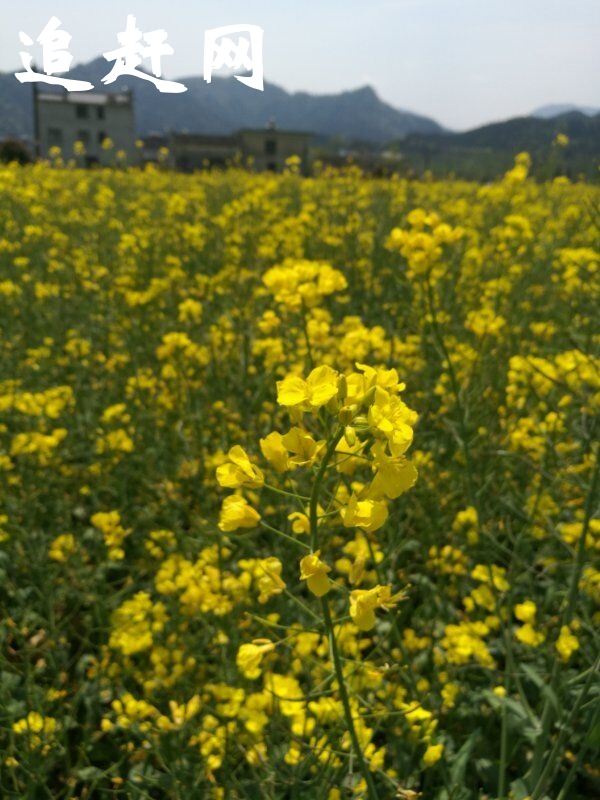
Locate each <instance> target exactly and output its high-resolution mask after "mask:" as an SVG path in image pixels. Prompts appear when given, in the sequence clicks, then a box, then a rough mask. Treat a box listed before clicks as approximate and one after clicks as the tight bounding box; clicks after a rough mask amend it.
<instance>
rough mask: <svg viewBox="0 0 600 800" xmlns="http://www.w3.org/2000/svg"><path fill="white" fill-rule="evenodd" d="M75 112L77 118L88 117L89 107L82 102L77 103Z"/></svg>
mask: <svg viewBox="0 0 600 800" xmlns="http://www.w3.org/2000/svg"><path fill="white" fill-rule="evenodd" d="M75 113H76V115H77V119H89V116H90V107H89V106H86V105H83V104H82V103H78V104H77V105H76V106H75Z"/></svg>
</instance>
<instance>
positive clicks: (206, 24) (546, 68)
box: [0, 0, 600, 130]
mask: <svg viewBox="0 0 600 800" xmlns="http://www.w3.org/2000/svg"><path fill="white" fill-rule="evenodd" d="M127 14H133V15H134V16H135V17H136V21H137V26H138V28H140V29H141V30H142V31H143V32H144V33H146V32H149V31H153V30H156V29H157V28H164V30H165V31H166V32H167V34H168V38H167V40H166V41H167V43H168V44H170V45H171V47H172V48H173V50H174V53H173V55H169V56H164V57H163V59H162V69H163V77H166V78H170V79H173V78H183V77H187V76H190V75H201V74H202V71H203V53H204V32H205V31H206V30H208V29H212V28H217V27H221V26H224V25H233V24H238V23H247V24H253V25H259V26H260V27H262V28H263V29H264V40H263V64H264V74H265V79H266V80H267V81H271V82H273V83H276V84H278V85H279V86H281V87H283V88H284V89H287V90H288V91H307V92H311V93H314V94H331V93H335V92H339V91H346V90H350V89H356V88H358V87H361V86H364V85H366V84H369V85H371V86H372V87H373V88H374V89H375V90H376V91H377V93H378V95H379V96H380V97H381V99H382V100H384V101H386V102H387V103H390V104H391V105H393V106H395V107H396V108H401V109H405V110H408V111H414V112H416V113H420V114H424V115H426V116H429V117H433V118H434V119H436V120H437V121H438V122H440V123H441V124H442V125H444V126H446V127H448V128H450V129H452V130H466V129H468V128H472V127H475V126H477V125H481V124H484V123H487V122H492V121H497V120H502V119H507V118H509V117H513V116H519V115H525V114H529V113H531V111H533V110H534V109H536V108H538V107H539V106H543V105H546V104H549V103H575V104H577V105H586V106H593V107H598V108H600V0H302V2H295V1H292V0H245V2H244V1H243V0H212V2H210V1H209V0H204V1H203V0H169V2H165V0H143V2H142V1H141V0H125V3H124V2H123V0H103V2H102V3H90V2H82V0H27V2H21V3H15V2H11V0H0V70H3V71H5V72H16V71H18V70H20V69H22V65H21V60H20V56H19V52H20V51H21V50H28V51H29V52H30V53H31V54H32V55H33V58H34V62H35V63H41V46H40V45H39V44H38V43H37V42H35V40H36V39H37V37H38V36H39V34H40V33H41V31H42V29H43V28H44V27H45V26H46V24H47V23H48V21H49V20H50V18H51V17H52V16H56V17H58V18H59V19H60V21H61V22H62V26H61V27H62V29H64V30H65V31H67V32H68V33H69V34H71V36H72V39H71V42H70V45H69V51H70V52H71V54H72V55H73V62H72V66H74V65H75V64H77V63H80V62H82V61H84V62H85V61H89V60H91V59H92V58H95V57H96V56H98V55H101V54H102V53H104V52H107V51H110V50H114V49H116V48H117V47H118V46H119V44H118V40H117V33H119V32H120V31H123V30H124V29H125V23H126V18H127ZM19 31H24V32H25V33H27V34H28V35H29V36H30V37H31V38H32V39H33V40H34V45H33V46H32V47H31V48H25V47H24V46H23V45H22V44H21V42H20V41H19ZM148 66H149V64H148ZM107 67H108V69H107V72H108V71H110V67H111V65H110V64H109V63H108V62H107ZM67 76H68V73H65V74H64V75H63V76H62V77H67ZM248 91H255V90H252V89H248Z"/></svg>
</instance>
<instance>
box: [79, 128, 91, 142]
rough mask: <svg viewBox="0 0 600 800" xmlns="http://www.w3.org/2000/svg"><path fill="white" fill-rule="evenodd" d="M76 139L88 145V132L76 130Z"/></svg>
mask: <svg viewBox="0 0 600 800" xmlns="http://www.w3.org/2000/svg"><path fill="white" fill-rule="evenodd" d="M77 141H78V142H81V143H82V144H84V145H88V144H89V143H90V132H89V131H77Z"/></svg>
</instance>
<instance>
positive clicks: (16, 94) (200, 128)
mask: <svg viewBox="0 0 600 800" xmlns="http://www.w3.org/2000/svg"><path fill="white" fill-rule="evenodd" d="M110 68H111V65H110V64H109V62H107V61H106V59H105V58H103V57H102V56H100V57H99V58H96V59H94V60H93V61H90V62H89V63H87V64H80V65H78V66H76V67H74V68H73V69H71V70H69V74H68V77H69V78H75V79H79V80H88V81H91V82H92V83H93V84H94V86H95V88H96V90H98V91H118V90H119V89H121V88H123V85H124V84H127V86H128V87H129V88H130V89H131V90H132V91H133V93H134V97H135V114H136V127H137V133H138V135H142V136H143V135H147V134H149V133H165V132H167V131H170V130H173V131H189V132H193V133H232V132H234V131H235V130H238V129H240V128H263V127H265V125H266V124H267V123H268V122H269V120H271V119H273V120H275V122H276V124H277V126H278V127H279V128H288V129H294V130H304V131H309V132H311V133H315V134H317V135H319V136H322V137H343V138H344V139H346V140H348V141H352V140H363V141H369V142H373V143H383V142H386V141H389V140H390V139H398V138H402V137H404V136H406V135H407V134H409V133H437V132H441V131H443V128H442V127H441V126H440V125H438V123H437V122H435V121H434V120H432V119H429V118H428V117H423V116H419V115H418V114H413V113H411V112H409V111H403V110H400V109H397V108H393V107H392V106H390V105H388V104H387V103H385V102H383V100H381V99H380V98H379V97H378V95H377V93H376V92H375V91H374V89H372V88H371V87H370V86H364V87H363V88H361V89H356V90H353V91H348V92H341V93H339V94H329V95H312V94H308V93H306V92H295V93H290V92H287V91H285V89H281V88H280V87H278V86H276V85H275V84H273V83H268V82H265V89H264V92H258V91H256V90H254V89H249V88H248V87H247V86H245V85H244V84H242V83H240V82H239V81H237V80H235V79H234V78H233V77H230V78H217V77H213V80H212V81H211V83H207V82H206V81H205V80H204V79H203V78H202V77H199V76H190V77H187V78H185V77H184V78H178V79H177V80H179V81H181V82H182V83H184V84H185V86H187V92H183V93H181V94H164V93H160V92H159V91H158V90H157V89H156V88H155V87H154V86H153V85H152V84H151V83H149V82H147V81H143V80H140V79H139V78H134V77H131V78H129V77H127V78H123V79H120V80H117V81H115V83H113V84H110V86H107V87H104V84H103V83H102V81H101V79H102V78H103V77H104V76H105V75H106V74H107V73H108V72H109V71H110ZM39 85H40V86H43V87H44V91H46V90H47V87H46V85H45V84H39ZM48 88H49V87H48ZM32 129H33V122H32V110H31V89H30V87H29V86H27V84H24V85H23V84H21V83H19V82H18V81H17V79H16V78H15V76H14V74H13V73H4V74H1V75H0V137H3V136H21V135H31V133H32Z"/></svg>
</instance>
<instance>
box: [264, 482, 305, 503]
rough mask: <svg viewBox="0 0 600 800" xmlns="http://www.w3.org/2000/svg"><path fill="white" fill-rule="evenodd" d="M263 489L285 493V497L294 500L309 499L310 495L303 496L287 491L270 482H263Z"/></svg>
mask: <svg viewBox="0 0 600 800" xmlns="http://www.w3.org/2000/svg"><path fill="white" fill-rule="evenodd" d="M263 489H268V490H269V491H270V492H275V493H276V494H282V495H285V497H293V498H294V500H304V501H308V500H310V497H305V496H304V495H303V494H295V493H294V492H288V491H286V490H285V489H279V488H278V487H277V486H272V485H271V484H270V483H264V484H263Z"/></svg>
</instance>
